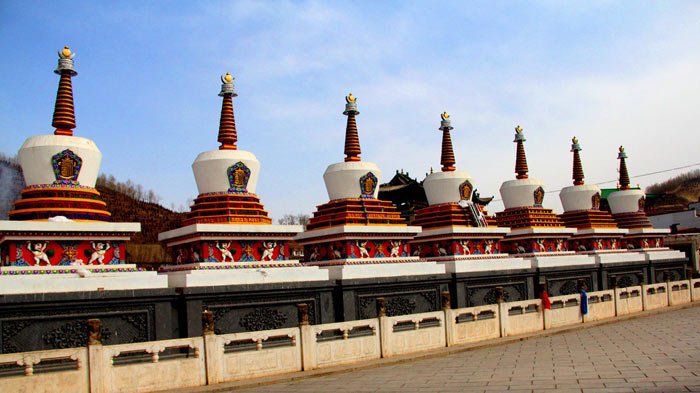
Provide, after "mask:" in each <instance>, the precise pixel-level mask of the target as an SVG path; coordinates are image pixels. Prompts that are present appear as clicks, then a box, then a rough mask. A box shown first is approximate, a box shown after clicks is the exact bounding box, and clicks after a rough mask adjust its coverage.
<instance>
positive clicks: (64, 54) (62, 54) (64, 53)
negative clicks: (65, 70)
mask: <svg viewBox="0 0 700 393" xmlns="http://www.w3.org/2000/svg"><path fill="white" fill-rule="evenodd" d="M74 56H75V53H73V52H71V51H70V48H69V47H68V45H66V46H64V47H63V49H62V50H60V51H58V57H59V58H61V59H72V58H73V57H74Z"/></svg>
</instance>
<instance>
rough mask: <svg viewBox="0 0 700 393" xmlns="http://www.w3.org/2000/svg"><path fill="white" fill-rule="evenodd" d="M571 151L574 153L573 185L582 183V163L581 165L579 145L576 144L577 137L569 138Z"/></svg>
mask: <svg viewBox="0 0 700 393" xmlns="http://www.w3.org/2000/svg"><path fill="white" fill-rule="evenodd" d="M571 151H572V152H573V153H574V170H573V172H574V176H573V179H574V185H575V186H580V185H583V165H581V156H580V155H579V151H581V146H580V145H579V144H578V138H576V137H573V139H571Z"/></svg>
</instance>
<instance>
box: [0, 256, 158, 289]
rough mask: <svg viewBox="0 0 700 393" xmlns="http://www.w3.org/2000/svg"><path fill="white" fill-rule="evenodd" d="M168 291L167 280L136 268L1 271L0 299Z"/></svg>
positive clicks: (65, 267)
mask: <svg viewBox="0 0 700 393" xmlns="http://www.w3.org/2000/svg"><path fill="white" fill-rule="evenodd" d="M167 287H168V278H167V277H166V276H162V275H158V274H157V273H156V272H153V271H141V270H138V269H137V268H136V265H132V264H120V265H67V266H32V267H26V266H4V267H0V295H10V294H30V293H56V292H81V291H109V290H134V289H157V288H167Z"/></svg>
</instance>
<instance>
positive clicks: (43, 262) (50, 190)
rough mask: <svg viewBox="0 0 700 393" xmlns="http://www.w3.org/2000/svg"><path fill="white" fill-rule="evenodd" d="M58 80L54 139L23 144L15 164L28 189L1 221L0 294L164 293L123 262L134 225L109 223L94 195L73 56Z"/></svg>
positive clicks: (94, 162)
mask: <svg viewBox="0 0 700 393" xmlns="http://www.w3.org/2000/svg"><path fill="white" fill-rule="evenodd" d="M58 56H59V59H58V67H57V68H56V70H55V71H54V72H55V73H56V74H58V75H60V81H59V85H58V93H57V95H56V104H55V109H54V113H53V122H52V126H53V127H55V131H54V133H53V135H38V136H33V137H30V138H28V139H27V140H26V141H25V142H24V144H23V145H22V147H21V148H20V150H19V152H18V153H17V157H18V160H19V163H20V166H21V167H22V172H23V175H24V180H25V184H26V187H25V188H24V190H22V193H21V197H20V199H19V200H17V201H16V202H15V207H14V209H13V210H12V211H11V212H10V213H9V218H10V221H0V259H1V260H2V275H0V293H2V294H8V293H32V292H67V291H74V290H97V289H137V288H158V287H164V286H167V282H166V280H165V279H164V277H157V276H156V274H155V273H154V272H140V271H138V269H137V268H136V266H135V265H132V264H127V263H126V260H125V255H126V250H125V243H126V242H127V241H128V240H129V239H130V238H131V236H133V235H134V234H135V233H137V232H139V231H140V230H141V224H139V223H114V222H111V214H110V212H109V211H108V209H107V205H106V203H105V202H104V201H102V200H101V198H100V193H99V192H98V191H97V190H96V189H95V182H96V180H97V175H98V172H99V170H100V163H101V160H102V153H101V152H100V150H99V149H98V148H97V145H96V144H95V142H93V141H92V140H90V139H87V138H83V137H79V136H75V135H73V129H74V128H75V127H76V121H75V111H74V104H73V87H72V77H74V76H76V75H77V74H78V73H77V72H76V71H75V65H74V60H73V58H74V57H75V54H74V53H73V52H71V50H70V49H69V48H68V47H67V46H66V47H65V48H63V49H62V50H61V51H59V52H58Z"/></svg>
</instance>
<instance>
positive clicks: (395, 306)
mask: <svg viewBox="0 0 700 393" xmlns="http://www.w3.org/2000/svg"><path fill="white" fill-rule="evenodd" d="M415 309H416V302H414V301H413V300H411V299H408V298H405V297H402V296H397V297H392V298H391V299H389V301H388V302H386V316H387V317H395V316H397V315H407V314H413V312H414V311H415Z"/></svg>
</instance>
